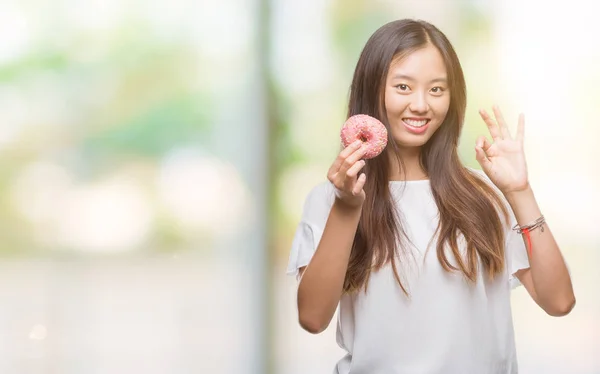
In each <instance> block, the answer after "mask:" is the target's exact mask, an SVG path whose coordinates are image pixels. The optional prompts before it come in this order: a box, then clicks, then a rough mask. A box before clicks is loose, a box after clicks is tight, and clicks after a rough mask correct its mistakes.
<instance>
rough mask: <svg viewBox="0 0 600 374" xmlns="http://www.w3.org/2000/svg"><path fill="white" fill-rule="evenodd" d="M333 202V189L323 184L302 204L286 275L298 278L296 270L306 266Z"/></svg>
mask: <svg viewBox="0 0 600 374" xmlns="http://www.w3.org/2000/svg"><path fill="white" fill-rule="evenodd" d="M333 201H334V187H333V185H332V184H331V183H329V182H324V183H321V184H319V185H317V186H316V187H314V188H313V189H312V190H311V191H310V193H309V194H308V196H307V197H306V200H305V202H304V208H303V210H302V218H301V220H300V223H299V224H298V227H297V228H296V233H295V234H294V238H293V240H292V247H291V250H290V257H289V261H288V266H287V270H286V273H287V274H288V275H294V276H296V277H297V276H298V270H299V269H300V268H301V267H304V266H307V265H308V264H309V262H310V260H311V258H312V256H313V254H314V253H315V251H316V250H317V246H318V245H319V242H320V241H321V236H322V235H323V230H324V229H325V223H326V222H327V218H328V217H329V212H330V211H331V207H332V205H333Z"/></svg>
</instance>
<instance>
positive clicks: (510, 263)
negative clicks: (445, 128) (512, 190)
mask: <svg viewBox="0 0 600 374" xmlns="http://www.w3.org/2000/svg"><path fill="white" fill-rule="evenodd" d="M469 170H470V171H471V172H472V173H474V174H476V175H477V176H478V177H480V178H481V179H482V180H483V181H485V182H487V183H488V184H489V185H490V187H492V188H493V189H494V190H495V191H496V193H498V196H499V197H500V199H501V200H502V202H503V203H504V206H505V207H506V210H507V212H508V218H509V220H508V224H507V226H506V227H505V228H504V243H505V245H504V255H505V257H504V259H505V263H506V267H507V269H508V282H509V284H510V287H511V289H513V288H516V287H518V286H520V285H521V282H520V281H519V278H517V277H516V276H515V273H516V272H517V271H519V270H521V269H527V268H529V257H527V249H526V248H525V243H524V242H523V238H522V237H521V235H520V234H518V233H517V232H516V231H514V230H513V229H512V228H513V227H514V226H515V225H516V224H517V219H516V218H515V215H514V213H513V211H512V208H511V207H510V205H509V204H508V202H507V201H506V200H505V199H504V196H503V195H502V192H501V191H500V190H499V189H498V187H496V186H495V185H494V183H493V182H492V181H491V180H490V179H489V178H488V176H487V175H486V174H485V172H483V171H482V170H478V169H472V168H469ZM502 222H504V223H505V224H506V222H505V221H504V219H502Z"/></svg>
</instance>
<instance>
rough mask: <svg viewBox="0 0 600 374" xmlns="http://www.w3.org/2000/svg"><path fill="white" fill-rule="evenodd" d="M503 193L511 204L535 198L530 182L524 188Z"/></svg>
mask: <svg viewBox="0 0 600 374" xmlns="http://www.w3.org/2000/svg"><path fill="white" fill-rule="evenodd" d="M503 194H504V197H505V198H506V201H508V203H509V204H510V205H511V206H512V205H515V204H519V203H520V202H523V201H527V200H531V199H533V198H534V195H533V190H532V189H531V186H530V185H529V183H527V185H526V186H525V187H524V188H522V189H519V190H516V191H509V192H503Z"/></svg>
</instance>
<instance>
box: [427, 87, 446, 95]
mask: <svg viewBox="0 0 600 374" xmlns="http://www.w3.org/2000/svg"><path fill="white" fill-rule="evenodd" d="M430 91H431V92H432V93H434V94H441V93H442V92H444V88H443V87H440V86H437V87H433V88H432V89H431V90H430Z"/></svg>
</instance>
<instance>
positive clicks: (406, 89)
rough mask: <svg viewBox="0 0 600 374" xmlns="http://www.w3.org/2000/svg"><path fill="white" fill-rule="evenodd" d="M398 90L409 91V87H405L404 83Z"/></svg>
mask: <svg viewBox="0 0 600 374" xmlns="http://www.w3.org/2000/svg"><path fill="white" fill-rule="evenodd" d="M396 88H397V89H399V90H400V91H408V86H407V85H405V84H404V83H402V84H399V85H397V86H396Z"/></svg>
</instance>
